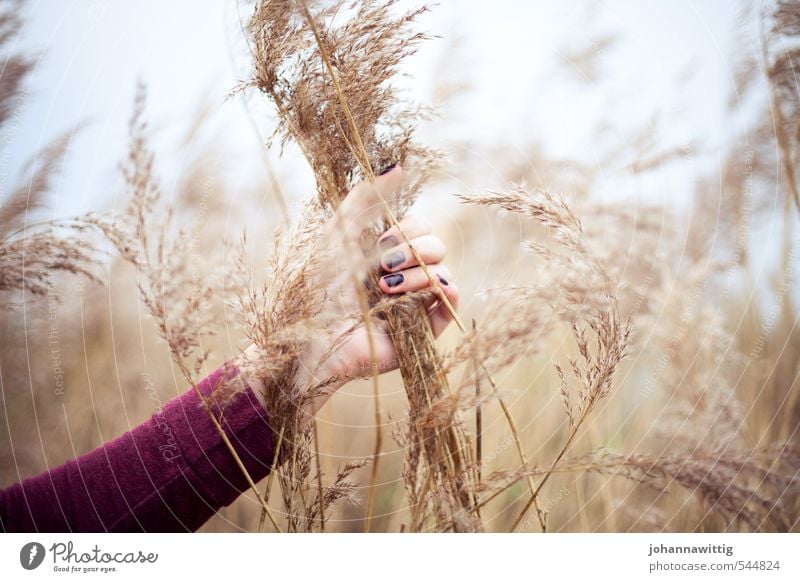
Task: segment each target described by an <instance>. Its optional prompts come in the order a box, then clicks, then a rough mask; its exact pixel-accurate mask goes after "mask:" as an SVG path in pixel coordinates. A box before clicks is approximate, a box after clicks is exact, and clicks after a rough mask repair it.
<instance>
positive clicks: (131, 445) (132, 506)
mask: <svg viewBox="0 0 800 582" xmlns="http://www.w3.org/2000/svg"><path fill="white" fill-rule="evenodd" d="M225 373H228V374H230V373H236V372H235V371H234V372H231V371H230V368H228V371H227V372H226V371H225V368H224V367H223V368H220V369H219V370H217V371H216V372H214V373H213V374H211V375H210V376H209V377H208V378H206V379H205V380H203V382H201V383H200V384H199V385H198V387H199V388H200V390H201V392H202V393H203V394H204V396H207V395H209V394H210V393H211V391H212V389H213V388H214V387H215V386H216V384H217V383H218V382H219V380H220V379H221V378H222V377H223V374H225ZM215 412H216V413H217V418H219V408H216V410H215ZM222 425H223V427H224V428H225V432H226V433H227V435H228V437H229V439H230V440H231V442H232V443H233V446H234V448H235V449H236V451H237V452H238V453H239V456H240V457H241V459H242V462H243V463H244V465H245V467H246V468H247V470H248V472H249V473H250V475H251V476H252V478H253V479H254V480H255V481H256V482H257V481H259V480H260V479H262V478H263V477H264V476H266V475H267V473H268V472H269V469H270V467H271V465H272V455H273V441H272V431H271V429H270V427H269V425H268V424H267V417H266V413H265V412H264V409H263V407H262V406H261V405H260V403H259V402H258V400H257V399H256V397H255V395H254V394H253V392H252V390H251V389H250V388H248V389H246V390H244V391H242V392H240V393H238V394H236V396H235V397H234V398H233V400H232V401H231V402H230V403H229V404H228V405H226V406H225V408H224V415H223V420H222ZM247 488H248V484H247V481H246V479H245V477H244V475H243V474H242V472H241V470H240V469H239V467H238V465H237V464H236V462H235V460H234V459H233V456H232V455H231V454H230V451H229V450H228V448H227V447H226V446H225V443H224V442H223V441H222V438H221V437H220V435H219V433H218V431H217V429H216V428H215V427H214V425H213V423H212V422H211V420H210V419H209V418H208V413H207V412H206V411H205V410H204V409H203V405H202V403H201V401H200V399H199V398H198V396H197V393H196V392H195V390H194V389H193V388H192V389H190V390H189V391H187V392H186V393H184V394H183V395H181V396H179V397H177V398H174V399H173V400H171V401H169V402H168V403H167V404H166V405H165V406H164V407H163V408H162V409H161V410H160V411H158V412H157V413H156V414H154V415H153V416H152V417H151V418H150V420H148V421H147V422H145V423H144V424H142V425H140V426H138V427H136V428H135V429H133V430H132V431H130V432H128V433H126V434H124V435H122V436H121V437H119V438H117V439H114V440H113V441H110V442H108V443H106V444H105V445H104V446H102V447H100V448H98V449H95V450H94V451H92V452H90V453H87V454H85V455H83V456H81V457H79V458H77V459H74V460H71V461H68V462H67V463H66V464H64V465H62V466H60V467H58V468H56V469H52V470H50V471H47V472H46V473H43V474H42V475H39V476H37V477H33V478H31V479H26V480H25V481H23V482H22V483H17V484H16V485H13V486H11V487H9V488H8V489H5V490H3V491H0V530H3V531H7V532H13V531H30V532H33V531H39V532H64V531H74V532H93V531H162V532H163V531H194V530H196V529H197V528H199V527H200V526H201V525H203V523H205V522H206V521H207V520H208V519H209V518H210V517H211V516H212V515H214V513H215V512H216V511H217V510H218V509H219V508H221V507H223V506H225V505H229V504H230V503H232V502H233V501H234V500H235V499H236V498H237V497H238V496H239V495H240V494H241V493H242V492H244V491H245V490H247Z"/></svg>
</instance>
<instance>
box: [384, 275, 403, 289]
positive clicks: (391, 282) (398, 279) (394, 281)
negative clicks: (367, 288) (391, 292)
mask: <svg viewBox="0 0 800 582" xmlns="http://www.w3.org/2000/svg"><path fill="white" fill-rule="evenodd" d="M404 279H405V277H403V275H401V274H400V273H394V274H393V275H386V276H385V277H384V278H383V280H384V281H386V285H387V286H389V287H397V286H398V285H399V284H400V283H402V282H403V280H404Z"/></svg>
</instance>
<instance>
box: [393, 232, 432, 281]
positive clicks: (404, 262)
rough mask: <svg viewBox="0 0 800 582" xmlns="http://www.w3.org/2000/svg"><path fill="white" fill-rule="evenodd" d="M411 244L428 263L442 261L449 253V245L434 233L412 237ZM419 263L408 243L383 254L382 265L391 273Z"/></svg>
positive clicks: (424, 261)
mask: <svg viewBox="0 0 800 582" xmlns="http://www.w3.org/2000/svg"><path fill="white" fill-rule="evenodd" d="M411 244H412V245H413V246H414V250H415V251H417V255H418V256H419V257H420V258H421V259H422V262H423V263H425V264H426V265H433V264H436V263H440V262H441V261H442V259H444V256H445V254H446V253H447V247H446V246H445V244H444V243H443V242H442V240H441V239H440V238H438V237H436V236H434V235H432V234H426V235H423V236H418V237H416V238H414V239H411ZM417 265H419V261H417V259H416V257H415V256H414V254H413V253H412V252H411V248H410V247H409V245H408V244H407V243H402V244H400V245H397V246H393V247H391V248H389V249H388V250H386V251H385V252H384V253H383V254H382V255H381V267H383V269H384V270H385V271H387V272H389V273H393V272H396V271H401V270H403V269H408V268H410V267H416V266H417Z"/></svg>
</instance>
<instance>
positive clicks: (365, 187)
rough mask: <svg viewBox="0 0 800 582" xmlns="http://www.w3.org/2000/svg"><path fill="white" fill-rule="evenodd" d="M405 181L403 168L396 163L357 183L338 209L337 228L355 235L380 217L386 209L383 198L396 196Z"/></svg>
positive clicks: (387, 198)
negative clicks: (370, 179)
mask: <svg viewBox="0 0 800 582" xmlns="http://www.w3.org/2000/svg"><path fill="white" fill-rule="evenodd" d="M402 182H403V168H402V167H400V166H399V165H394V166H391V167H389V168H387V169H386V170H384V171H383V172H381V173H380V175H378V176H376V177H375V181H374V182H372V181H369V180H364V181H363V182H359V183H358V184H356V185H355V186H354V187H353V189H352V190H350V192H349V193H348V194H347V197H346V198H345V199H344V200H343V201H342V203H341V205H340V206H339V209H338V211H337V220H336V221H335V223H336V228H337V229H340V230H342V231H346V232H348V233H352V234H353V235H354V236H359V235H360V234H361V232H362V231H363V230H364V229H366V228H367V227H368V226H370V225H371V224H372V223H373V222H374V221H375V220H376V219H378V218H379V217H380V216H381V215H382V214H383V211H384V206H383V202H382V201H381V198H383V200H389V199H392V198H394V196H395V194H396V193H397V191H399V190H400V187H401V185H402Z"/></svg>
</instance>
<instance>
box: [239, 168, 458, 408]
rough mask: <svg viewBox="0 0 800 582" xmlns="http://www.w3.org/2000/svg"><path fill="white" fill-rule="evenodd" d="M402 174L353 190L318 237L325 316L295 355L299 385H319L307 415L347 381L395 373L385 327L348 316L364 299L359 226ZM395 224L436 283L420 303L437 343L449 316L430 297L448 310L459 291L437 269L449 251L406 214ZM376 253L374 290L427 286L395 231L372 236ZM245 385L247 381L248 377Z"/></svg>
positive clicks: (388, 174) (371, 216)
mask: <svg viewBox="0 0 800 582" xmlns="http://www.w3.org/2000/svg"><path fill="white" fill-rule="evenodd" d="M402 172H403V170H402V168H401V167H400V166H395V167H394V168H392V169H391V170H390V171H388V172H385V173H383V174H382V175H380V176H378V177H376V180H375V183H374V185H373V184H371V183H368V182H361V183H359V184H357V185H356V186H355V187H354V188H353V189H352V190H351V191H350V192H349V193H348V195H347V197H346V198H345V200H344V201H343V202H342V204H341V205H340V207H339V209H338V210H337V212H336V214H335V215H334V217H333V219H332V220H331V221H330V222H329V224H328V227H327V230H326V232H325V233H324V235H323V236H324V240H325V241H326V246H328V247H329V248H331V249H334V252H331V253H330V254H329V255H327V256H326V259H325V261H326V264H325V265H323V267H322V272H323V276H322V278H321V280H322V281H324V284H325V286H326V289H325V291H326V296H327V297H328V299H329V301H328V302H327V303H326V307H327V308H328V309H329V310H330V311H331V312H329V313H326V314H324V317H323V318H321V319H322V322H323V323H322V329H319V330H315V333H314V336H313V337H312V338H310V339H309V342H308V345H307V347H306V348H305V350H304V352H303V354H302V356H301V357H300V361H299V366H298V373H297V378H296V382H298V385H300V386H309V387H310V386H314V385H316V384H322V383H324V388H323V389H321V390H319V391H318V396H316V397H315V398H314V399H313V400H312V403H311V404H310V409H309V410H308V411H307V412H308V413H309V415H310V414H315V413H316V411H317V410H319V408H320V407H321V406H322V405H323V404H324V403H325V402H326V401H327V399H328V398H329V397H330V396H331V395H332V394H333V393H335V392H336V390H338V389H339V388H340V387H341V386H343V385H344V384H345V383H346V382H347V381H349V380H351V379H354V378H361V377H367V376H370V375H371V374H372V373H373V370H377V373H384V372H388V371H391V370H394V369H395V368H397V355H396V353H395V349H394V345H393V343H392V340H391V338H390V337H389V335H388V334H387V332H386V329H385V325H384V322H383V321H381V320H380V319H378V318H377V317H370V318H369V324H368V325H365V322H364V321H363V319H359V320H356V321H355V322H354V321H353V316H354V315H358V314H361V313H363V309H362V303H361V302H362V300H363V298H364V296H363V295H360V291H359V287H358V286H360V285H362V279H361V277H360V276H359V275H358V273H359V270H358V268H357V266H354V264H353V263H354V262H358V261H357V260H355V259H356V257H355V256H356V255H358V257H357V258H360V259H361V260H362V261H363V262H366V261H368V260H369V257H368V258H364V257H363V253H362V252H361V248H360V246H359V238H360V236H361V233H362V232H363V230H364V228H366V226H367V225H369V224H370V223H371V222H372V221H373V220H374V219H375V218H376V217H377V216H380V215H381V213H382V209H383V205H382V203H381V201H380V197H379V196H378V192H380V194H381V196H383V197H384V199H391V197H392V196H393V194H394V192H396V191H397V190H398V189H399V188H400V186H401V183H402ZM376 190H377V191H376ZM399 224H400V228H401V229H402V231H403V233H404V234H405V236H406V237H407V238H408V240H409V241H410V243H411V245H412V246H413V247H414V249H415V250H416V252H417V255H418V256H419V257H420V258H421V259H422V261H423V262H424V263H425V265H426V266H427V267H428V271H429V272H430V273H431V274H432V275H433V276H434V277H436V283H437V284H436V285H435V286H434V288H433V290H434V292H435V294H434V295H433V296H432V297H431V298H430V299H428V300H427V301H426V307H427V310H428V311H427V313H428V318H429V322H430V326H431V330H432V332H433V334H434V336H435V337H438V336H439V335H441V333H442V332H443V331H444V330H445V329H446V328H447V326H448V324H449V323H450V321H451V319H452V317H451V314H450V312H449V310H448V309H447V306H446V305H445V304H444V303H443V302H442V301H441V300H440V299H437V297H436V295H437V294H438V295H439V296H441V294H443V295H444V296H446V297H447V299H448V300H449V302H450V304H451V305H452V306H453V307H454V308H455V307H457V305H458V289H457V287H456V285H455V284H454V283H453V281H452V277H451V273H450V271H449V270H448V269H447V267H446V266H445V265H444V264H443V263H442V261H443V260H444V257H445V254H446V251H447V248H446V246H445V244H444V243H443V242H442V240H441V239H439V238H438V237H436V236H435V235H433V234H431V227H430V226H429V225H428V223H427V222H426V221H425V220H423V219H422V218H421V217H419V216H415V215H413V214H407V215H406V216H405V217H404V218H403V219H402V220H401V221H400V223H399ZM375 254H376V255H378V256H379V257H380V266H381V269H382V270H383V271H384V272H385V274H384V275H383V276H382V277H381V279H380V283H379V285H380V288H381V290H382V291H383V292H384V293H385V294H386V295H387V296H388V295H397V294H402V293H408V292H414V291H420V290H423V289H427V288H429V287H431V281H430V279H429V278H428V276H427V275H426V273H425V272H424V270H423V269H422V267H420V266H419V263H418V261H417V259H416V258H415V257H414V255H413V253H412V252H411V249H410V248H409V245H408V243H406V242H405V239H404V238H403V236H402V235H401V233H400V231H399V230H398V229H397V227H392V228H390V229H389V230H387V231H386V232H385V233H383V234H382V235H381V236H380V237H379V238H378V240H377V248H376V249H375ZM362 275H363V273H362ZM370 336H371V338H370ZM370 339H371V341H370ZM245 376H246V372H245ZM244 379H245V381H247V377H245V378H244Z"/></svg>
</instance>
